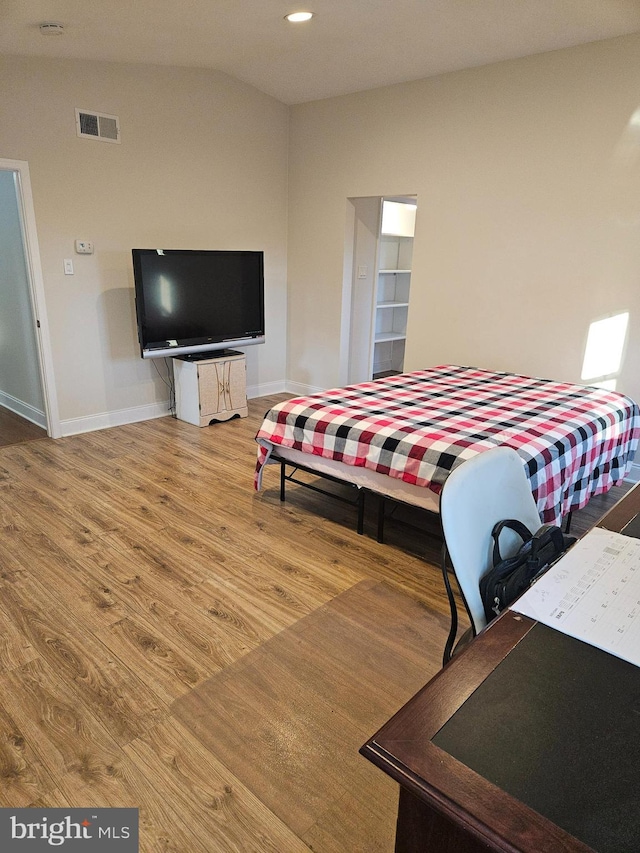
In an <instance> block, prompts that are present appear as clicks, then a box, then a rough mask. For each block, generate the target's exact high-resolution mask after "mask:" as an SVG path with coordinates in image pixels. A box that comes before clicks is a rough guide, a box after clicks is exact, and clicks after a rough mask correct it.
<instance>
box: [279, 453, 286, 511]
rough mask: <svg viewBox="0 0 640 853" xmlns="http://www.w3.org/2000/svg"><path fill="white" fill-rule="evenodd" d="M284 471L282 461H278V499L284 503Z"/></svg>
mask: <svg viewBox="0 0 640 853" xmlns="http://www.w3.org/2000/svg"><path fill="white" fill-rule="evenodd" d="M286 479H287V477H286V471H285V463H284V461H282V460H281V461H280V500H281V502H282V503H284V484H285V482H286Z"/></svg>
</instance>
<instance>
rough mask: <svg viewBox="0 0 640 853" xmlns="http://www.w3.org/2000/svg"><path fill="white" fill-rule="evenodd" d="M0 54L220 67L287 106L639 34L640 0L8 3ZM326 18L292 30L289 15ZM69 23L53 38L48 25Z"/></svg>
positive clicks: (56, 0)
mask: <svg viewBox="0 0 640 853" xmlns="http://www.w3.org/2000/svg"><path fill="white" fill-rule="evenodd" d="M0 8H1V11H0V20H1V23H2V26H1V28H0V53H5V54H20V55H29V56H46V57H65V58H74V59H95V60H107V61H114V62H142V63H151V64H156V65H179V66H190V67H198V68H211V69H216V70H218V71H222V72H225V73H226V74H230V75H232V76H233V77H236V78H237V79H239V80H242V81H244V82H246V83H249V84H251V85H252V86H255V87H256V88H258V89H260V90H261V91H263V92H266V93H268V94H269V95H272V96H273V97H275V98H277V99H278V100H280V101H283V102H284V103H286V104H296V103H301V102H304V101H311V100H316V99H318V98H327V97H332V96H334V95H341V94H347V93H350V92H356V91H361V90H365V89H372V88H376V87H378V86H385V85H388V84H392V83H400V82H406V81H408V80H417V79H420V78H423V77H430V76H433V75H436V74H442V73H444V72H447V71H455V70H459V69H463V68H471V67H474V66H479V65H485V64H487V63H491V62H498V61H500V60H503V59H513V58H516V57H522V56H529V55H532V54H536V53H542V52H544V51H549V50H556V49H558V48H564V47H571V46H574V45H578V44H583V43H586V42H590V41H597V40H599V39H605V38H611V37H613V36H619V35H624V34H627V33H631V32H635V31H638V30H640V0H300V2H298V0H105V2H102V3H96V2H87V0H29V2H25V0H2V3H1V4H0ZM300 9H310V10H312V11H314V12H315V17H314V18H313V19H312V20H311V21H309V22H308V23H304V24H295V25H294V24H289V23H288V22H286V21H285V20H284V15H285V14H286V13H287V12H291V11H296V10H300ZM45 21H52V22H59V23H62V24H64V28H65V29H64V34H63V35H49V36H43V35H41V33H40V30H39V24H41V23H43V22H45Z"/></svg>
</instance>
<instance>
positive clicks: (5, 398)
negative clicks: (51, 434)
mask: <svg viewBox="0 0 640 853" xmlns="http://www.w3.org/2000/svg"><path fill="white" fill-rule="evenodd" d="M0 406H4V408H5V409H9V411H10V412H14V413H15V414H16V415H20V417H21V418H24V419H25V420H27V421H31V423H32V424H36V425H37V426H39V427H42V429H46V428H47V417H46V415H45V413H44V412H41V411H40V410H39V409H35V408H34V407H33V406H30V405H29V404H28V403H25V402H23V401H22V400H18V398H17V397H12V396H11V394H6V393H5V392H4V391H0Z"/></svg>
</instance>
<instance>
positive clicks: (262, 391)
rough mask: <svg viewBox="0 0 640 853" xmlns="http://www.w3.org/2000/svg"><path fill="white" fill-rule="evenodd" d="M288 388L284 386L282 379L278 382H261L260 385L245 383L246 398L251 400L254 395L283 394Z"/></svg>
mask: <svg viewBox="0 0 640 853" xmlns="http://www.w3.org/2000/svg"><path fill="white" fill-rule="evenodd" d="M288 390H289V389H288V388H287V387H286V384H285V381H284V379H283V380H281V381H278V382H262V383H260V385H247V399H249V400H253V399H254V398H255V397H268V396H269V395H270V394H283V393H284V392H285V391H288Z"/></svg>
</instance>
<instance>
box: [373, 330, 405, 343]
mask: <svg viewBox="0 0 640 853" xmlns="http://www.w3.org/2000/svg"><path fill="white" fill-rule="evenodd" d="M406 337H407V336H406V335H405V334H404V333H402V332H379V333H378V334H377V335H376V336H375V343H377V344H382V343H386V342H388V341H404V340H405V338H406Z"/></svg>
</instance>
